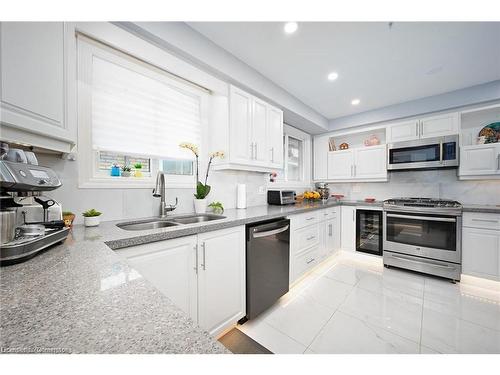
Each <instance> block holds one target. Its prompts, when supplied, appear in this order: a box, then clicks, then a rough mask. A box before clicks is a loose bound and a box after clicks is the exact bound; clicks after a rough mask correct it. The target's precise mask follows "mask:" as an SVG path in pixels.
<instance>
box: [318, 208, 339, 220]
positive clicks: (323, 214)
mask: <svg viewBox="0 0 500 375" xmlns="http://www.w3.org/2000/svg"><path fill="white" fill-rule="evenodd" d="M337 215H338V207H330V208H326V209H324V210H320V211H319V215H318V216H319V220H320V221H322V220H329V219H334V218H336V217H337Z"/></svg>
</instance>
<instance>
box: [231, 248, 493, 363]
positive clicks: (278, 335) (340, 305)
mask: <svg viewBox="0 0 500 375" xmlns="http://www.w3.org/2000/svg"><path fill="white" fill-rule="evenodd" d="M239 329H241V330H242V331H243V332H245V334H247V335H248V336H250V337H251V338H253V339H254V340H255V341H257V342H259V343H260V344H261V345H263V346H265V347H266V348H268V349H269V350H271V351H272V352H274V353H277V354H279V353H296V354H298V353H306V354H324V353H421V354H438V353H500V288H497V284H494V287H493V288H485V287H483V286H478V285H476V284H471V283H465V282H464V283H457V284H452V283H451V282H449V281H446V280H443V279H439V278H434V277H430V276H425V275H421V274H417V273H413V272H406V271H404V270H398V269H394V268H391V269H385V268H383V266H382V261H381V260H380V262H379V264H377V263H376V262H375V261H374V260H373V257H372V258H370V259H369V261H368V262H366V263H364V262H363V261H360V260H358V259H354V260H353V259H352V257H347V258H346V257H342V256H337V257H336V258H335V259H330V260H328V261H327V262H325V263H324V264H322V265H320V266H319V267H318V268H316V269H315V270H314V271H313V272H311V273H310V274H309V275H307V276H306V277H305V278H303V279H302V280H301V281H300V282H299V283H297V284H296V285H295V286H294V287H293V288H292V289H291V290H290V292H289V293H288V294H286V295H285V296H283V297H282V298H281V299H280V300H279V301H278V302H277V303H276V304H275V305H274V306H272V307H271V308H270V309H268V310H267V311H266V312H265V313H263V314H261V316H259V317H258V318H257V319H256V320H253V321H250V322H247V323H245V324H244V325H242V326H239Z"/></svg>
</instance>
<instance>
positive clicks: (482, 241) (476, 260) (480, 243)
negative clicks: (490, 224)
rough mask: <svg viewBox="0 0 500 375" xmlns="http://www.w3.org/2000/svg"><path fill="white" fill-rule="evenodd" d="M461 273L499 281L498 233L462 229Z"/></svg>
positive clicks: (494, 231)
mask: <svg viewBox="0 0 500 375" xmlns="http://www.w3.org/2000/svg"><path fill="white" fill-rule="evenodd" d="M462 272H463V273H464V274H467V275H473V276H479V277H485V278H489V279H493V280H500V231H498V230H492V229H481V228H469V227H465V228H463V231H462Z"/></svg>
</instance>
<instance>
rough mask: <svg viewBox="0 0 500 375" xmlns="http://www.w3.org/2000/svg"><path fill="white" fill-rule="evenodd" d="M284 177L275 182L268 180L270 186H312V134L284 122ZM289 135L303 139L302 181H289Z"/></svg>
mask: <svg viewBox="0 0 500 375" xmlns="http://www.w3.org/2000/svg"><path fill="white" fill-rule="evenodd" d="M283 137H284V142H283V153H284V154H283V177H282V178H278V179H277V180H276V181H275V182H268V187H269V188H310V187H311V184H312V182H311V160H312V158H311V155H312V154H311V153H312V150H311V135H310V134H307V133H305V132H303V131H301V130H299V129H297V128H294V127H293V126H290V125H288V124H283ZM289 137H292V138H295V139H298V140H300V141H302V176H301V179H300V181H296V180H294V181H288V176H287V171H288V139H289Z"/></svg>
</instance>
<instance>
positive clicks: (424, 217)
mask: <svg viewBox="0 0 500 375" xmlns="http://www.w3.org/2000/svg"><path fill="white" fill-rule="evenodd" d="M387 217H397V218H400V219H416V220H427V221H446V222H448V223H456V222H457V219H455V218H448V217H433V216H413V215H396V214H387Z"/></svg>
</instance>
